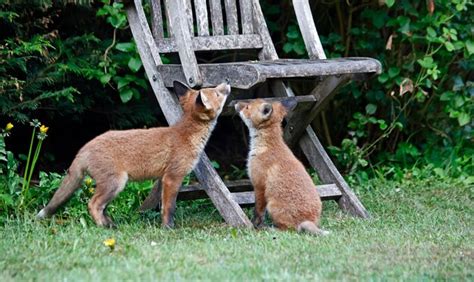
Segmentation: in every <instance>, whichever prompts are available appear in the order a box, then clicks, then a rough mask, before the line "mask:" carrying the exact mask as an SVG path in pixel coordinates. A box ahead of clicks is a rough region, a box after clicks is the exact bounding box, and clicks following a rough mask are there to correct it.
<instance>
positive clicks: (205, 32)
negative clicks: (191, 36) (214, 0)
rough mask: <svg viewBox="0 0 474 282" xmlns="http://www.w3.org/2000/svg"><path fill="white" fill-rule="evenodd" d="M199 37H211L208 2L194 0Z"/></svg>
mask: <svg viewBox="0 0 474 282" xmlns="http://www.w3.org/2000/svg"><path fill="white" fill-rule="evenodd" d="M194 8H195V11H196V24H197V33H198V36H209V19H208V16H207V6H206V0H194Z"/></svg>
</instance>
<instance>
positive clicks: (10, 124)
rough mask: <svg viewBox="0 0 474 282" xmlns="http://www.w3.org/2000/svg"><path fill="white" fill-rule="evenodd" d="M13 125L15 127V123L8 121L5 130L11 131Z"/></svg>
mask: <svg viewBox="0 0 474 282" xmlns="http://www.w3.org/2000/svg"><path fill="white" fill-rule="evenodd" d="M13 127H14V126H13V123H11V122H9V123H7V126H5V130H6V131H10V130H11V129H12V128H13Z"/></svg>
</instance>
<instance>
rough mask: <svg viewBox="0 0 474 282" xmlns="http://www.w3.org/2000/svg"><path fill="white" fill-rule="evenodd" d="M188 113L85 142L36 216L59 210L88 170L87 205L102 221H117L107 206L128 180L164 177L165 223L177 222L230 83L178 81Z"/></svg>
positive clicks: (178, 91) (99, 222)
mask: <svg viewBox="0 0 474 282" xmlns="http://www.w3.org/2000/svg"><path fill="white" fill-rule="evenodd" d="M173 86H174V89H175V92H176V94H177V95H178V97H179V100H180V103H181V106H182V107H183V110H184V115H183V117H182V119H181V121H179V122H178V123H176V124H175V125H173V126H170V127H159V128H150V129H132V130H123V131H108V132H106V133H104V134H102V135H100V136H98V137H96V138H94V139H93V140H92V141H90V142H89V143H87V144H86V145H84V147H82V148H81V149H80V150H79V153H78V154H77V156H76V158H75V159H74V161H73V162H72V164H71V166H70V167H69V170H68V172H67V175H66V177H65V178H64V180H63V182H62V183H61V187H60V188H59V189H58V190H57V191H56V193H55V194H54V196H53V198H52V199H51V201H50V202H49V203H48V205H47V206H46V207H45V208H44V209H42V210H41V211H40V212H39V213H38V215H37V217H38V218H44V217H47V216H51V215H52V214H54V213H55V212H56V210H57V209H58V207H59V206H61V205H62V204H63V203H65V202H66V201H67V200H68V199H69V198H70V197H71V196H72V194H73V193H74V191H76V190H77V189H78V188H79V187H80V184H81V182H82V179H83V178H84V175H85V173H86V172H87V173H88V174H89V175H90V176H91V177H92V178H94V179H95V181H96V184H97V188H96V191H95V194H94V196H93V197H92V198H91V200H90V202H89V205H88V208H89V213H90V214H91V216H92V218H93V219H94V221H95V222H96V224H97V225H99V226H105V227H112V226H113V222H112V220H111V219H110V218H109V217H108V216H107V215H106V213H105V209H106V208H107V205H108V204H109V202H110V201H111V200H113V199H114V198H115V197H116V196H117V194H118V193H120V192H121V191H122V190H123V189H124V187H125V184H126V183H127V181H128V180H144V179H158V178H162V185H163V190H162V203H163V205H162V210H161V217H162V225H163V226H165V227H173V214H174V210H175V205H176V197H177V195H178V190H179V187H180V185H181V182H182V181H183V178H184V177H185V176H186V174H188V173H189V172H190V171H191V170H192V169H193V168H194V166H195V165H196V163H197V161H198V160H199V156H200V154H201V153H202V151H203V149H204V146H205V145H206V143H207V141H208V139H209V137H210V135H211V132H212V130H213V129H214V126H215V124H216V121H217V117H218V116H219V114H220V113H221V111H222V108H223V106H224V103H225V101H226V99H227V96H228V95H229V94H230V86H229V85H228V84H225V83H223V84H220V85H218V86H217V87H216V88H207V89H201V90H200V91H197V90H191V89H189V88H187V87H186V86H185V85H183V84H181V83H179V82H176V81H175V82H174V85H173Z"/></svg>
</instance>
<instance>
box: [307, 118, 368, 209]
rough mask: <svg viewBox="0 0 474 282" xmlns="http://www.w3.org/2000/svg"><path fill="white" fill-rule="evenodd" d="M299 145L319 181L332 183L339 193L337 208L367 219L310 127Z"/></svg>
mask: <svg viewBox="0 0 474 282" xmlns="http://www.w3.org/2000/svg"><path fill="white" fill-rule="evenodd" d="M299 145H300V147H301V149H302V150H303V152H304V154H305V156H306V158H307V159H308V161H309V163H310V164H311V166H313V167H314V168H315V169H316V172H317V173H318V176H319V178H320V179H321V181H323V182H326V183H334V184H335V185H336V186H337V187H338V188H339V190H340V191H341V193H342V197H341V198H339V200H338V204H339V206H340V207H341V208H342V209H343V210H345V211H347V212H349V213H350V214H352V215H355V216H359V217H362V218H367V217H369V213H368V212H367V210H366V209H365V208H364V206H363V205H362V203H361V202H360V201H359V199H358V198H357V196H356V195H355V194H354V192H353V191H352V190H351V189H350V188H349V185H347V183H346V181H345V180H344V178H343V177H342V176H341V174H340V173H339V171H338V170H337V168H336V167H335V166H334V164H333V162H332V161H331V159H330V158H329V156H328V154H327V153H326V151H325V150H324V147H323V146H322V144H321V143H320V142H319V139H318V137H317V136H316V134H315V133H314V130H313V129H312V128H311V127H310V126H308V127H307V128H306V132H305V134H303V136H302V137H301V139H300V141H299Z"/></svg>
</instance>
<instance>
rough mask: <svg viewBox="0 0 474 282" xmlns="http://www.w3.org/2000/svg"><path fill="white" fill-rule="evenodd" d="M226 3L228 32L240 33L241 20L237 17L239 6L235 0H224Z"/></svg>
mask: <svg viewBox="0 0 474 282" xmlns="http://www.w3.org/2000/svg"><path fill="white" fill-rule="evenodd" d="M224 5H225V15H226V20H227V33H228V34H239V22H238V19H237V6H236V4H235V0H224Z"/></svg>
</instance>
